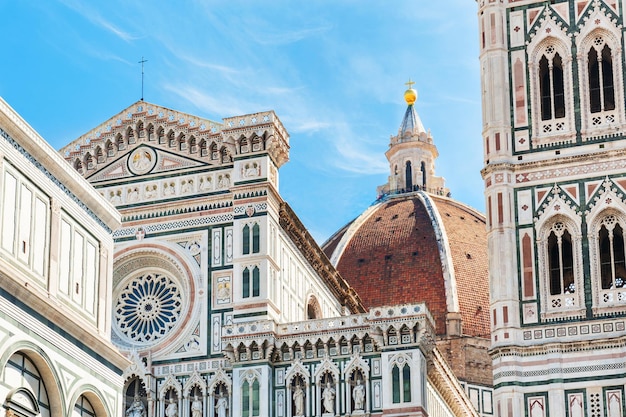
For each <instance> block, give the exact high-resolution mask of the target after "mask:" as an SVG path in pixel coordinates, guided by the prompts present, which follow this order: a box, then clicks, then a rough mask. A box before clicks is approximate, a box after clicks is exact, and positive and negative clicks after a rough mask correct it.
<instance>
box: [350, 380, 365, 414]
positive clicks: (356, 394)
mask: <svg viewBox="0 0 626 417" xmlns="http://www.w3.org/2000/svg"><path fill="white" fill-rule="evenodd" d="M352 399H353V400H354V410H355V411H356V410H363V403H364V402H365V401H364V400H365V387H364V386H363V385H362V384H361V380H360V379H357V380H356V385H355V386H354V388H353V389H352Z"/></svg>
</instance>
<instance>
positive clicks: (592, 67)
mask: <svg viewBox="0 0 626 417" xmlns="http://www.w3.org/2000/svg"><path fill="white" fill-rule="evenodd" d="M612 55H613V54H612V51H611V48H609V46H608V45H607V44H606V43H605V41H604V39H603V38H602V36H597V37H596V38H595V39H594V40H593V45H592V47H591V49H590V50H589V53H588V71H589V107H590V110H591V113H598V112H602V111H606V110H615V89H614V82H613V57H612Z"/></svg>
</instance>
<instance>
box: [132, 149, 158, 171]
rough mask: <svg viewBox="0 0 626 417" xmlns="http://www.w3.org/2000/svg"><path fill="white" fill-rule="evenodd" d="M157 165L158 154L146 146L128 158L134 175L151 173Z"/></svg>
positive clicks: (136, 150)
mask: <svg viewBox="0 0 626 417" xmlns="http://www.w3.org/2000/svg"><path fill="white" fill-rule="evenodd" d="M155 164H156V154H155V153H154V151H153V150H152V149H150V148H148V147H145V146H142V147H140V148H138V149H135V150H134V151H133V153H131V154H130V157H129V158H128V169H129V170H130V171H131V172H132V173H133V174H145V173H146V172H149V171H151V170H152V168H154V165H155Z"/></svg>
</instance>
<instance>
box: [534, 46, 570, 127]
mask: <svg viewBox="0 0 626 417" xmlns="http://www.w3.org/2000/svg"><path fill="white" fill-rule="evenodd" d="M539 92H540V95H541V120H551V119H560V118H563V117H565V84H564V79H563V60H562V58H561V56H560V55H559V54H558V53H557V52H556V51H555V49H554V46H552V45H549V46H548V47H547V48H546V53H545V54H544V55H543V56H542V57H541V59H540V60H539Z"/></svg>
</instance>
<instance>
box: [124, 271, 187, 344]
mask: <svg viewBox="0 0 626 417" xmlns="http://www.w3.org/2000/svg"><path fill="white" fill-rule="evenodd" d="M181 307H182V295H181V292H180V290H179V289H178V286H177V285H176V283H175V282H174V281H172V280H171V279H170V278H168V277H167V276H165V275H159V274H146V275H142V276H139V277H137V278H135V279H133V280H132V281H131V282H130V284H128V286H127V287H126V288H124V289H123V290H122V292H121V293H120V296H119V298H118V299H117V304H116V306H115V321H116V324H117V328H118V329H119V330H120V332H121V333H123V334H124V335H126V337H128V338H129V339H131V340H133V341H135V342H139V343H154V342H155V341H157V340H158V339H160V338H161V337H163V336H165V335H166V334H167V333H168V332H169V331H170V330H171V329H172V328H173V327H174V326H175V325H176V321H177V320H178V318H179V317H180V311H181Z"/></svg>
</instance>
